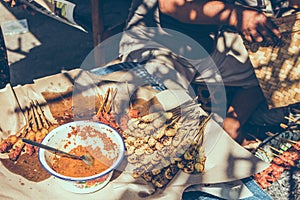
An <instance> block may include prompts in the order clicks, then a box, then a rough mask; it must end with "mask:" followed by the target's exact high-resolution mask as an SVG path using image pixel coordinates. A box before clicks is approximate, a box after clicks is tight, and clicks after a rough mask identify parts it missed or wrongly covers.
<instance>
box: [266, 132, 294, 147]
mask: <svg viewBox="0 0 300 200" xmlns="http://www.w3.org/2000/svg"><path fill="white" fill-rule="evenodd" d="M266 134H267V135H269V136H273V135H274V134H273V133H271V132H266ZM277 139H281V140H284V141H286V142H289V143H292V144H296V143H297V141H295V140H290V139H287V138H283V137H279V138H277Z"/></svg>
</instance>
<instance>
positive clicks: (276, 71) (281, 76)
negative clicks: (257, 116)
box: [245, 12, 300, 108]
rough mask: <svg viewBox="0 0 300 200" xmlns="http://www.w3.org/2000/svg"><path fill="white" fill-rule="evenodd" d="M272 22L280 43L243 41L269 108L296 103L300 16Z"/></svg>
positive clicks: (299, 97) (299, 83) (299, 90)
mask: <svg viewBox="0 0 300 200" xmlns="http://www.w3.org/2000/svg"><path fill="white" fill-rule="evenodd" d="M272 20H273V21H274V23H275V24H276V25H277V26H278V27H279V30H280V32H281V34H282V39H281V40H280V41H278V42H276V43H271V42H265V43H247V42H246V41H245V46H246V48H247V50H248V53H249V58H250V60H251V62H252V64H253V66H254V69H255V73H256V76H257V78H258V80H259V83H260V86H261V88H262V90H263V92H264V95H265V97H266V98H267V100H268V104H269V107H271V108H272V107H280V106H286V105H288V104H292V103H295V102H299V101H300V12H297V13H294V14H289V15H287V16H284V17H280V18H275V19H272Z"/></svg>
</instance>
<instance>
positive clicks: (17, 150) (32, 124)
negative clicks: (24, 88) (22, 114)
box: [9, 106, 37, 160]
mask: <svg viewBox="0 0 300 200" xmlns="http://www.w3.org/2000/svg"><path fill="white" fill-rule="evenodd" d="M29 109H30V111H29V117H28V119H29V121H28V126H27V128H26V129H25V131H24V133H22V135H21V136H20V137H19V138H18V140H17V142H16V143H15V144H14V145H13V147H12V150H11V151H10V153H9V158H10V159H11V160H16V159H17V158H18V157H19V156H20V155H21V152H22V150H23V148H24V146H25V143H24V142H23V141H22V138H25V137H26V136H27V134H28V133H29V132H31V131H33V132H31V133H30V137H31V138H32V137H33V136H32V135H33V134H35V132H36V131H37V122H36V121H35V117H34V113H33V108H32V106H31V107H30V108H29Z"/></svg>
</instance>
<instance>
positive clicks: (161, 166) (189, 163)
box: [93, 88, 209, 188]
mask: <svg viewBox="0 0 300 200" xmlns="http://www.w3.org/2000/svg"><path fill="white" fill-rule="evenodd" d="M116 93H117V89H113V88H108V89H107V90H106V93H105V95H104V96H102V95H99V99H100V107H99V109H98V112H97V114H96V115H95V116H94V117H93V120H95V121H100V122H102V123H105V124H108V125H110V126H112V127H114V128H115V129H116V130H118V131H119V133H120V134H121V135H122V137H123V139H124V142H125V146H126V157H127V161H128V163H129V165H130V168H131V170H132V176H133V177H134V178H139V177H141V178H143V179H144V180H146V181H148V182H151V183H152V184H153V186H154V187H155V188H163V187H165V186H166V185H167V184H168V183H169V182H170V181H171V180H172V179H173V177H174V176H175V175H176V174H177V172H178V171H179V170H182V171H184V172H185V173H189V174H193V173H202V172H203V171H204V164H205V160H206V157H205V152H204V149H203V146H202V144H203V135H204V127H205V124H206V122H207V121H208V119H209V117H208V116H206V115H203V113H202V112H201V109H200V105H199V104H196V103H195V102H194V101H193V102H189V103H187V104H186V105H182V106H181V107H178V108H175V109H173V110H170V111H168V112H165V111H156V112H153V113H150V114H147V115H144V116H140V113H139V111H138V110H135V109H133V108H132V107H131V108H130V109H129V111H128V113H127V114H124V115H122V116H121V117H120V120H119V123H117V122H116V120H115V116H114V113H113V112H112V104H113V103H114V98H115V96H116Z"/></svg>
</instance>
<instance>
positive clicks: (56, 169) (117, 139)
mask: <svg viewBox="0 0 300 200" xmlns="http://www.w3.org/2000/svg"><path fill="white" fill-rule="evenodd" d="M42 144H45V145H49V146H52V147H54V148H57V149H60V150H63V151H66V152H69V153H71V154H74V155H77V156H81V155H83V154H85V153H89V154H90V155H91V156H93V157H94V163H93V165H87V164H86V163H84V162H83V161H82V160H77V159H72V158H69V157H65V156H60V155H56V154H54V153H52V152H50V151H47V150H44V149H41V148H40V149H39V160H40V162H41V165H42V166H43V167H44V168H45V169H46V171H48V172H49V173H50V174H51V175H53V176H54V178H55V180H56V181H57V182H58V183H59V184H60V185H61V186H62V187H63V188H65V189H66V190H68V191H71V192H74V193H91V192H95V191H97V190H100V189H101V188H103V187H104V186H105V185H106V184H107V183H108V182H109V181H110V178H111V177H112V174H113V171H114V170H115V169H116V168H117V167H118V166H119V165H120V163H121V162H122V160H123V158H124V153H125V146H124V142H123V139H122V137H121V136H120V134H119V133H118V132H117V131H116V130H115V129H113V128H111V127H110V126H108V125H105V124H102V123H99V122H93V121H75V122H70V123H67V124H64V125H62V126H59V127H57V128H56V129H54V130H53V131H51V132H50V133H48V135H47V136H46V137H45V138H44V140H43V141H42Z"/></svg>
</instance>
